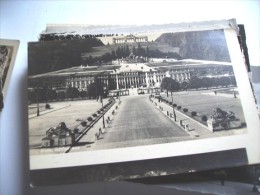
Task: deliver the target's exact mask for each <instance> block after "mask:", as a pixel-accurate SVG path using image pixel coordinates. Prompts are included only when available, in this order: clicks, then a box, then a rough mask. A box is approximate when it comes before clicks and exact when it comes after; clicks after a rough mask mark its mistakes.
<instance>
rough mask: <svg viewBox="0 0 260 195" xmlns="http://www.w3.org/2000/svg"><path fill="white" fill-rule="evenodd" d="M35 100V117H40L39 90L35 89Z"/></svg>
mask: <svg viewBox="0 0 260 195" xmlns="http://www.w3.org/2000/svg"><path fill="white" fill-rule="evenodd" d="M36 100H37V116H40V105H39V90H38V87H37V88H36Z"/></svg>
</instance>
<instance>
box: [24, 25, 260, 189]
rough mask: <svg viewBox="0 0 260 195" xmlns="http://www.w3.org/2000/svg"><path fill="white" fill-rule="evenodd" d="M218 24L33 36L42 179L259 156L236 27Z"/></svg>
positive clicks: (118, 175) (32, 94)
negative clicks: (212, 25) (34, 37)
mask: <svg viewBox="0 0 260 195" xmlns="http://www.w3.org/2000/svg"><path fill="white" fill-rule="evenodd" d="M215 23H216V24H217V25H216V26H217V27H216V26H215V28H212V27H210V28H209V26H210V22H206V23H196V24H195V25H194V26H192V24H176V25H174V24H172V25H161V26H160V25H157V26H151V27H150V29H149V26H148V27H147V26H144V27H140V26H139V27H131V26H130V27H129V26H127V27H124V26H123V27H120V26H111V27H107V26H105V27H102V26H96V27H92V26H87V27H86V26H73V25H72V26H70V25H64V26H61V25H57V26H49V31H48V28H47V30H46V31H45V32H43V33H42V34H41V35H40V38H39V41H38V42H31V43H29V45H28V64H29V65H28V120H29V149H30V168H31V173H32V184H33V185H52V184H60V183H77V182H88V181H104V180H117V179H131V178H140V177H149V176H158V175H168V174H176V173H184V172H190V171H192V172H193V171H197V170H203V169H213V168H219V167H227V166H232V165H245V164H252V163H255V162H259V155H256V153H254V154H252V152H255V150H258V149H255V148H254V146H251V144H252V143H254V144H255V146H257V148H259V147H258V146H259V140H258V141H257V140H252V139H251V138H252V137H254V139H255V137H258V138H259V132H257V133H256V132H255V131H256V128H258V127H259V119H258V117H257V111H256V107H255V104H254V101H253V95H252V91H250V88H249V89H247V87H248V86H250V84H249V83H247V82H249V81H248V78H247V71H246V68H245V65H244V64H243V60H242V55H241V52H240V48H239V44H238V40H237V31H236V24H235V22H234V21H232V20H231V21H221V22H216V21H215ZM220 24H221V25H220ZM73 29H74V30H73ZM237 75H240V76H239V77H238V76H237ZM243 75H244V76H243ZM243 77H244V78H243ZM245 94H248V95H245ZM252 111H253V112H252ZM249 114H250V116H249ZM255 120H256V121H255ZM252 121H255V122H252ZM253 134H254V135H253ZM250 140H251V143H250ZM253 148H254V149H253ZM253 150H254V151H253ZM221 154H223V155H221ZM257 154H259V153H257ZM211 156H214V157H212V159H214V158H217V159H216V160H214V162H213V163H212V162H211V161H209V158H211ZM219 156H220V157H219ZM221 156H222V157H221ZM199 159H200V160H199ZM172 162H174V163H172ZM193 162H194V163H193ZM203 163H205V164H203ZM162 165H163V166H162ZM182 165H183V166H182ZM65 172H67V174H66V177H64V175H65ZM58 174H60V178H58V179H57V178H56V180H54V179H51V178H50V177H49V176H52V175H56V176H57V175H58Z"/></svg>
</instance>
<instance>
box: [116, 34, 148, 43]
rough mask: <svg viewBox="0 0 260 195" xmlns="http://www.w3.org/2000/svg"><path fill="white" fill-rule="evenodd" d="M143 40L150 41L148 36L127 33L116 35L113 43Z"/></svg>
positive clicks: (139, 41)
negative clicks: (120, 35) (125, 34)
mask: <svg viewBox="0 0 260 195" xmlns="http://www.w3.org/2000/svg"><path fill="white" fill-rule="evenodd" d="M141 42H148V37H147V36H134V35H127V36H123V37H114V38H113V44H122V43H141Z"/></svg>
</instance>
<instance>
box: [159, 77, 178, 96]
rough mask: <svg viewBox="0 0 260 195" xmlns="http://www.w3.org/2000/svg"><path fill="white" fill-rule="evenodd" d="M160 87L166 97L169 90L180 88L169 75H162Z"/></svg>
mask: <svg viewBox="0 0 260 195" xmlns="http://www.w3.org/2000/svg"><path fill="white" fill-rule="evenodd" d="M161 89H162V90H166V93H167V97H168V96H169V91H171V92H173V91H178V90H179V89H180V84H179V83H178V82H177V81H175V80H173V79H172V78H170V77H164V78H163V80H162V82H161Z"/></svg>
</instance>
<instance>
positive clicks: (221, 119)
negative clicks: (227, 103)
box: [207, 108, 241, 132]
mask: <svg viewBox="0 0 260 195" xmlns="http://www.w3.org/2000/svg"><path fill="white" fill-rule="evenodd" d="M207 123H208V128H209V130H211V131H213V132H214V131H217V130H228V129H233V128H238V127H240V126H241V121H240V119H239V118H237V117H236V116H235V113H234V112H232V111H224V110H222V109H220V108H216V109H215V110H214V112H213V114H212V115H211V118H210V119H208V121H207Z"/></svg>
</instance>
